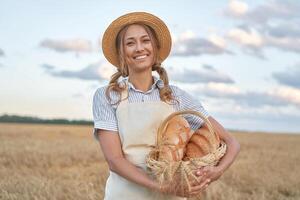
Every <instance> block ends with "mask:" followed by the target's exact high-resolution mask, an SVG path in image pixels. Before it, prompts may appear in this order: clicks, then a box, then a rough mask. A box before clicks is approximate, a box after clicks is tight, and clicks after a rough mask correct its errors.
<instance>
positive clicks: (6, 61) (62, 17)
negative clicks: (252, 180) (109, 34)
mask: <svg viewBox="0 0 300 200" xmlns="http://www.w3.org/2000/svg"><path fill="white" fill-rule="evenodd" d="M0 4H1V6H0V32H1V37H0V90H1V92H0V114H4V113H7V114H20V115H30V116H38V117H44V118H58V117H63V118H68V119H92V112H91V104H92V97H93V94H94V92H95V90H96V89H97V88H98V87H101V86H103V85H105V84H107V82H108V79H109V77H110V75H111V74H112V73H113V71H114V67H112V66H111V65H110V64H109V63H107V61H106V60H105V59H104V57H103V54H102V51H101V48H100V45H101V44H100V41H101V38H102V34H103V32H104V31H105V28H106V27H107V26H108V25H109V23H110V22H111V21H112V20H114V19H115V18H117V17H118V16H120V15H123V14H125V13H128V12H131V11H147V12H150V13H153V14H155V15H157V16H159V17H160V18H161V19H163V20H164V21H165V23H166V24H167V25H168V27H169V29H170V32H171V34H172V39H173V46H172V52H171V55H170V56H169V58H168V59H167V60H166V61H165V62H164V63H163V65H164V67H165V68H166V69H167V71H168V73H169V77H170V79H171V80H172V81H171V83H172V84H175V85H177V86H179V87H181V88H183V89H186V90H187V91H188V92H189V93H191V94H192V95H193V96H194V97H195V98H197V99H198V100H199V101H201V103H202V104H203V106H204V107H205V108H206V109H207V110H208V112H209V113H210V114H211V115H212V116H214V117H215V118H216V119H217V120H219V121H220V122H221V123H222V124H223V125H224V126H225V127H226V128H230V129H239V130H250V131H255V130H260V131H276V132H300V78H299V77H300V57H299V54H300V28H299V24H300V3H299V1H296V0H295V1H279V0H272V1H267V0H265V1H263V0H261V1H250V0H248V1H225V0H223V1H221V0H219V1H207V2H204V1H75V0H73V1H67V0H65V1H56V2H55V1H47V0H44V1H16V0H1V3H0Z"/></svg>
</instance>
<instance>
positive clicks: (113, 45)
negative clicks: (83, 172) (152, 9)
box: [93, 12, 239, 200]
mask: <svg viewBox="0 0 300 200" xmlns="http://www.w3.org/2000/svg"><path fill="white" fill-rule="evenodd" d="M102 49H103V53H104V55H105V57H106V59H107V60H108V61H109V62H110V63H112V64H113V65H114V66H115V67H116V68H117V70H118V71H117V72H116V73H115V74H114V75H113V76H112V78H111V80H110V82H109V85H108V86H105V87H101V88H99V89H98V90H97V91H96V93H95V96H94V99H93V114H94V127H95V137H96V138H97V139H98V140H99V143H100V146H101V149H102V152H103V154H104V156H105V158H106V161H107V163H108V165H109V169H110V175H109V178H108V180H107V183H106V189H105V199H107V200H116V199H121V198H122V199H126V200H131V199H132V200H136V199H149V200H150V199H172V200H173V199H174V200H175V199H184V198H183V197H182V194H179V193H177V194H174V193H172V191H171V190H169V189H168V186H165V187H160V186H159V184H158V183H156V182H155V181H154V180H152V179H151V178H150V177H149V176H148V175H147V173H146V165H145V157H146V155H147V154H148V153H149V151H150V150H151V146H153V145H154V144H155V136H156V130H157V128H158V126H159V124H160V123H161V122H162V120H163V119H165V118H166V117H167V116H168V115H169V114H171V113H172V112H174V111H179V110H195V111H198V112H201V113H202V114H203V115H204V116H206V117H208V119H209V120H210V122H211V123H212V125H213V127H214V129H215V130H216V131H217V133H218V134H219V136H220V138H221V139H222V140H223V141H224V142H225V143H226V144H227V153H226V154H225V156H224V157H223V158H222V160H221V161H220V162H219V164H218V166H215V167H205V168H201V169H199V170H198V171H197V172H195V173H196V174H197V175H198V176H203V178H202V179H201V180H202V181H201V183H198V184H197V185H194V186H193V187H192V190H191V191H190V193H189V194H188V196H193V195H195V194H197V193H199V192H201V191H203V190H204V189H205V188H206V187H207V186H208V184H209V183H211V182H212V181H215V180H217V179H218V178H219V177H220V176H221V175H222V174H223V172H224V171H225V170H226V169H227V168H228V167H229V166H230V165H231V163H232V162H233V161H234V159H235V157H236V156H237V154H238V151H239V144H238V142H237V140H236V139H235V138H233V137H232V136H231V135H230V134H229V133H228V132H226V130H225V129H224V128H223V127H222V126H221V125H220V124H219V123H218V122H217V121H216V120H215V119H214V118H213V117H211V116H209V115H208V114H207V112H206V111H205V109H204V108H203V107H202V105H201V104H200V103H199V102H197V101H195V100H194V99H193V98H192V97H191V96H190V95H189V94H188V93H186V92H185V91H183V90H181V89H179V88H178V87H176V86H172V85H169V82H168V76H167V73H166V71H165V69H164V68H162V67H161V63H162V61H163V60H165V59H166V58H167V56H168V55H169V53H170V49H171V36H170V33H169V30H168V28H167V26H166V25H165V24H164V22H163V21H162V20H161V19H159V18H158V17H156V16H154V15H152V14H149V13H145V12H134V13H129V14H126V15H123V16H121V17H119V18H117V19H116V20H115V21H113V22H112V23H111V24H110V25H109V27H108V28H107V29H106V31H105V33H104V36H103V39H102ZM152 71H156V72H157V73H158V74H159V77H160V78H157V77H155V76H152ZM187 120H188V121H189V123H190V125H191V128H193V129H198V128H199V127H200V126H201V125H202V120H201V119H200V118H197V117H192V116H190V117H188V118H187ZM180 196H181V197H180Z"/></svg>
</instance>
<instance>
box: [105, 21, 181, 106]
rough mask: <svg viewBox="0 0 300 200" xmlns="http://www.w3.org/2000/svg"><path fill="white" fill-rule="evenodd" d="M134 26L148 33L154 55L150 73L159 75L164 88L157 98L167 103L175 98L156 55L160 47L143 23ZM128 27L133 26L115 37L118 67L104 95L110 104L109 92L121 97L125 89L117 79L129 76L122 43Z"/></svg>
mask: <svg viewBox="0 0 300 200" xmlns="http://www.w3.org/2000/svg"><path fill="white" fill-rule="evenodd" d="M134 24H135V25H140V26H142V27H143V28H144V29H145V30H146V32H147V33H148V35H149V37H150V41H151V44H152V47H153V54H154V63H153V65H152V71H156V72H157V73H158V74H159V77H160V79H161V80H162V81H163V82H164V86H163V87H162V88H160V89H159V96H160V99H161V100H162V101H164V102H166V103H169V102H171V101H172V100H175V98H174V97H173V94H172V90H171V88H170V86H169V79H168V74H167V71H166V70H165V69H164V68H163V67H162V66H161V58H159V56H158V53H157V52H158V50H159V49H160V45H159V42H158V40H157V36H156V34H155V31H154V30H153V29H152V28H151V27H150V26H147V25H145V24H143V23H134ZM130 25H133V24H129V25H126V26H125V27H124V28H123V29H122V30H121V31H120V32H119V33H118V35H117V39H116V46H117V51H118V58H119V63H120V66H119V67H118V68H117V70H118V71H117V72H116V73H114V74H113V75H112V76H111V80H110V81H109V85H108V87H107V89H106V91H105V95H106V97H107V99H108V100H109V101H110V103H111V97H110V92H111V91H115V92H117V93H118V95H119V96H120V97H121V92H122V91H123V90H125V87H123V86H120V85H119V84H118V79H119V77H121V76H122V77H127V76H128V75H129V71H128V65H127V63H126V61H125V57H124V45H123V44H124V41H123V40H124V36H125V33H126V31H127V29H128V27H129V26H130ZM120 101H121V98H120V99H119V100H118V101H117V102H115V103H111V104H118V103H119V102H120ZM175 101H176V100H175Z"/></svg>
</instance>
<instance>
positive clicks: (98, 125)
mask: <svg viewBox="0 0 300 200" xmlns="http://www.w3.org/2000/svg"><path fill="white" fill-rule="evenodd" d="M105 90H106V87H102V88H99V89H98V90H97V91H96V92H95V94H94V98H93V118H94V137H95V138H96V139H98V137H96V133H97V129H104V130H109V131H118V123H117V117H116V109H115V108H114V107H113V106H112V105H111V104H110V103H109V102H108V100H107V98H106V96H105Z"/></svg>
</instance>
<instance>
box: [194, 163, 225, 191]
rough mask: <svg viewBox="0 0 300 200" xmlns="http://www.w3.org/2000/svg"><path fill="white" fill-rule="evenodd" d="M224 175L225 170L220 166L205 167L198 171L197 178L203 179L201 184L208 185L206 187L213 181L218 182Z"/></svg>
mask: <svg viewBox="0 0 300 200" xmlns="http://www.w3.org/2000/svg"><path fill="white" fill-rule="evenodd" d="M222 174H223V170H222V169H221V168H220V167H218V166H205V167H201V168H199V169H198V170H197V171H196V176H200V177H201V181H200V184H203V183H206V187H207V186H208V185H209V184H210V183H211V182H213V181H216V180H218V179H219V178H220V177H221V176H222Z"/></svg>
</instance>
